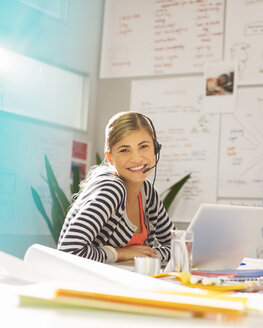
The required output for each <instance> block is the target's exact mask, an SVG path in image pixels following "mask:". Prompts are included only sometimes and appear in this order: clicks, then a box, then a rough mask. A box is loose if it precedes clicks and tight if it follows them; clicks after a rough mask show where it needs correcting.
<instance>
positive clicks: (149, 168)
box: [142, 163, 157, 173]
mask: <svg viewBox="0 0 263 328" xmlns="http://www.w3.org/2000/svg"><path fill="white" fill-rule="evenodd" d="M156 165H157V163H156V164H155V165H154V166H152V167H147V168H146V169H144V170H142V173H147V172H148V171H150V170H151V169H153V168H154V167H155V166H156Z"/></svg>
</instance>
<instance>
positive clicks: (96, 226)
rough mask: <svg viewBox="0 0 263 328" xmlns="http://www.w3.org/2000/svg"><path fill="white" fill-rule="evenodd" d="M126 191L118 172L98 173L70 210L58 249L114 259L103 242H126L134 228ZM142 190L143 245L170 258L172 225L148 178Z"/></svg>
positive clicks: (114, 244) (117, 244)
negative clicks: (127, 208) (127, 210)
mask: <svg viewBox="0 0 263 328" xmlns="http://www.w3.org/2000/svg"><path fill="white" fill-rule="evenodd" d="M126 194H127V192H126V188H125V185H124V183H123V181H122V180H121V179H120V178H118V177H117V176H115V175H113V174H111V173H104V174H100V175H99V176H97V177H96V180H95V181H94V182H93V183H91V184H89V186H87V187H86V188H85V189H84V190H83V191H82V192H81V194H80V195H79V197H78V198H77V200H76V201H75V202H74V204H73V206H72V207H71V209H70V210H69V212H68V214H67V216H66V219H65V222H64V225H63V227H62V230H61V233H60V238H59V242H58V249H59V250H61V251H65V252H69V253H72V254H76V255H79V256H81V257H85V258H89V259H91V260H95V261H99V262H105V263H112V262H114V254H113V253H112V251H111V250H110V249H109V248H107V247H105V246H112V247H116V248H119V247H123V246H125V245H126V244H127V243H128V242H129V240H130V239H131V237H132V235H133V233H134V232H135V231H136V229H137V227H136V226H135V225H134V224H133V223H132V222H131V221H130V220H129V219H128V216H127V213H126V209H125V207H126ZM141 194H142V202H143V208H144V217H145V225H146V228H147V241H146V245H149V246H150V247H154V248H155V249H156V250H157V251H158V252H159V254H158V255H159V258H160V259H161V261H162V262H163V263H166V262H167V261H168V260H169V258H170V231H171V229H174V225H173V223H172V221H171V220H170V218H169V216H168V214H167V212H166V211H165V209H164V207H163V203H162V201H161V199H160V198H159V196H158V193H157V191H156V189H155V188H154V187H153V186H152V184H151V182H150V181H148V180H146V181H144V183H143V187H142V190H141Z"/></svg>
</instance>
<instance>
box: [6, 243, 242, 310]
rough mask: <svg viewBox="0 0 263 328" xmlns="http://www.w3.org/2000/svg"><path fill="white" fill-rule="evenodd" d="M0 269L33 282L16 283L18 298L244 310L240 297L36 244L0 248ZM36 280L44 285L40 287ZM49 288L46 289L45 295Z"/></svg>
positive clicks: (117, 307)
mask: <svg viewBox="0 0 263 328" xmlns="http://www.w3.org/2000/svg"><path fill="white" fill-rule="evenodd" d="M0 269H2V271H4V272H5V273H6V274H7V275H9V276H11V277H13V278H20V279H21V280H23V281H27V282H29V281H30V282H31V283H32V284H31V285H29V286H24V287H23V288H22V289H20V291H19V295H20V301H21V304H27V305H40V304H44V305H49V306H57V305H63V306H72V307H76V306H77V307H87V308H94V307H96V308H100V309H106V310H110V309H112V310H114V311H124V312H132V313H151V314H158V313H159V315H172V316H175V315H178V313H177V311H179V313H181V311H184V312H187V313H207V312H222V313H226V314H231V315H232V314H235V315H240V314H244V313H245V310H246V301H247V299H246V298H244V297H231V296H229V295H219V294H214V293H211V292H209V291H206V290H201V289H200V290H199V289H195V290H193V289H192V288H190V287H185V286H181V285H178V284H173V283H171V282H167V281H162V280H159V279H156V278H153V277H149V276H145V275H141V274H138V273H135V272H131V271H127V270H124V269H121V268H118V267H114V266H111V265H108V264H104V263H100V262H96V261H92V260H89V259H85V258H81V257H78V256H76V255H72V254H68V253H64V252H61V251H58V250H56V249H53V248H49V247H46V246H42V245H38V244H35V245H32V246H31V247H29V249H28V250H27V252H26V254H25V257H24V261H23V260H21V259H17V258H15V257H13V256H11V255H8V254H5V253H3V252H0ZM39 282H42V283H41V284H40V285H42V286H43V283H44V284H45V288H42V289H41V288H39V287H40V285H39V284H38V283H39ZM48 286H49V287H50V288H48ZM48 289H49V290H50V291H51V293H50V294H49V295H46V291H47V290H48ZM32 292H33V293H32ZM139 309H140V310H139Z"/></svg>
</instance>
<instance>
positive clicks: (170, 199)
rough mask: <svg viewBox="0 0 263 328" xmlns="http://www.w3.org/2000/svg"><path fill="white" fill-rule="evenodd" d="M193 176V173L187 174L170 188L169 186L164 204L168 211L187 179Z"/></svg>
mask: <svg viewBox="0 0 263 328" xmlns="http://www.w3.org/2000/svg"><path fill="white" fill-rule="evenodd" d="M190 177H191V173H189V174H187V175H186V176H185V177H183V178H182V179H181V180H179V181H178V182H176V183H175V184H173V185H172V186H171V187H170V188H168V189H167V190H166V191H165V192H164V193H163V194H166V196H165V198H164V200H163V205H164V208H165V209H166V211H168V209H169V207H170V206H171V204H172V202H173V200H174V199H175V197H176V195H177V194H178V192H179V191H180V189H181V188H182V187H183V185H184V184H185V183H186V181H187V180H188V179H189V178H190Z"/></svg>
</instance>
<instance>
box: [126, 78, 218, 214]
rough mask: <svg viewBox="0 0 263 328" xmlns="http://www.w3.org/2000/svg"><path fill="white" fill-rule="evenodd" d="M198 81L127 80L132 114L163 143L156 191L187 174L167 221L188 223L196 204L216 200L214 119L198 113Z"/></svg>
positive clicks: (210, 115) (200, 99) (200, 102)
mask: <svg viewBox="0 0 263 328" xmlns="http://www.w3.org/2000/svg"><path fill="white" fill-rule="evenodd" d="M202 81H203V78H202V77H191V78H189V77H183V78H171V79H158V80H140V81H133V82H132V93H131V104H130V108H131V110H138V111H140V112H142V113H143V114H145V115H147V116H149V117H150V118H151V119H152V121H153V123H154V126H155V128H156V132H157V137H158V141H159V142H160V143H161V144H162V146H163V147H162V150H161V158H160V162H159V163H158V169H157V179H156V187H157V189H158V190H159V192H160V193H162V192H163V191H164V190H166V189H167V188H168V187H170V186H171V185H172V184H174V183H175V182H176V181H178V180H179V179H181V178H182V177H183V176H185V175H186V174H188V173H191V175H192V177H191V179H190V181H188V182H187V184H186V185H185V188H184V190H183V193H182V194H181V197H180V198H178V200H177V201H176V202H175V203H174V204H175V205H176V206H175V207H173V208H171V213H170V215H171V217H172V218H174V219H176V220H183V221H184V220H185V221H189V220H190V219H191V218H192V217H193V215H194V213H195V211H196V210H197V208H198V207H199V205H200V203H201V202H216V188H217V179H216V176H217V154H218V133H219V131H218V129H219V119H218V115H217V114H215V115H212V114H202V113H201V107H202V99H203V97H202V94H203V90H202V86H203V83H202Z"/></svg>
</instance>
